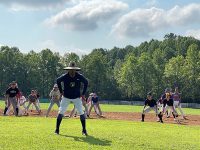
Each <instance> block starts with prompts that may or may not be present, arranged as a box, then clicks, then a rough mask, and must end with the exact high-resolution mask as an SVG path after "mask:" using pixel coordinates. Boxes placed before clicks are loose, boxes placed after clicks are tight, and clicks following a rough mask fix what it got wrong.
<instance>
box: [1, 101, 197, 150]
mask: <svg viewBox="0 0 200 150" xmlns="http://www.w3.org/2000/svg"><path fill="white" fill-rule="evenodd" d="M101 106H102V110H103V112H104V116H105V117H104V118H98V117H97V116H96V115H95V114H94V113H93V114H92V116H91V119H87V130H88V134H89V136H87V137H85V136H82V135H81V125H80V121H79V119H78V117H75V118H65V119H63V122H62V124H61V128H60V130H61V131H60V135H55V134H54V129H55V123H56V118H55V116H56V113H57V107H56V106H54V108H53V111H52V112H51V114H50V117H49V118H45V117H44V114H45V110H46V109H47V107H48V104H41V108H42V110H43V111H42V114H41V115H37V113H36V112H34V111H33V112H32V113H30V115H29V116H22V117H14V116H6V117H5V116H2V115H1V116H0V129H1V130H0V141H1V142H0V150H1V149H2V150H7V149H10V150H13V149H15V150H26V149H30V150H36V149H37V150H38V149H42V150H57V149H58V150H66V149H87V150H88V149H92V150H93V149H102V150H104V149H114V150H121V149H125V150H126V149H127V150H137V149H138V150H143V149H144V150H151V149H152V150H155V149H156V150H160V149H162V150H165V149H166V150H171V149H172V150H199V149H200V140H199V139H200V109H188V108H187V109H186V108H185V109H183V110H184V111H185V113H186V114H187V116H188V120H184V121H182V122H181V124H177V123H175V122H174V121H173V119H172V117H171V118H164V124H161V123H158V122H156V117H155V115H154V114H153V113H151V114H147V115H146V122H140V112H141V110H142V107H141V106H126V105H101ZM3 108H4V103H3V102H2V101H1V102H0V112H1V114H2V109H3ZM71 109H72V105H70V108H69V110H71Z"/></svg>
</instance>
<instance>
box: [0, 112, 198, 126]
mask: <svg viewBox="0 0 200 150" xmlns="http://www.w3.org/2000/svg"><path fill="white" fill-rule="evenodd" d="M57 113H58V112H57V111H55V110H54V111H51V112H50V114H49V117H56V116H57ZM69 113H70V112H66V115H67V114H69ZM0 114H1V115H2V114H3V110H1V109H0ZM45 114H46V110H42V113H41V114H40V115H39V114H38V113H37V112H36V111H32V112H31V111H29V115H28V116H35V117H38V116H39V117H45ZM10 115H12V114H10ZM28 116H26V115H25V116H24V117H28ZM66 118H67V117H66ZM74 118H78V117H74ZM88 119H105V120H127V121H141V113H135V112H134V113H131V112H104V113H103V117H98V116H97V115H96V114H94V113H92V114H91V115H90V118H88ZM156 120H157V118H156V116H155V114H153V113H148V114H146V116H145V122H156ZM179 120H180V124H181V125H195V126H200V115H187V120H184V119H181V118H180V117H179ZM163 121H164V123H170V124H177V122H175V121H174V119H173V116H171V117H170V118H166V116H164V117H163Z"/></svg>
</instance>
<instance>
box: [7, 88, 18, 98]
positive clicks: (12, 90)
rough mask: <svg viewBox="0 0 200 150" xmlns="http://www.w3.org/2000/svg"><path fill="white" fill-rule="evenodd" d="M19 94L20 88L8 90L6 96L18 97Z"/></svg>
mask: <svg viewBox="0 0 200 150" xmlns="http://www.w3.org/2000/svg"><path fill="white" fill-rule="evenodd" d="M17 94H19V89H18V88H14V89H13V88H8V89H7V90H6V95H9V97H12V98H13V97H15V96H17Z"/></svg>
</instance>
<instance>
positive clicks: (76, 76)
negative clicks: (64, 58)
mask: <svg viewBox="0 0 200 150" xmlns="http://www.w3.org/2000/svg"><path fill="white" fill-rule="evenodd" d="M64 70H67V73H66V74H64V75H62V76H60V77H59V78H58V79H57V85H58V88H59V91H60V93H61V94H62V100H61V103H60V107H59V112H58V117H57V123H56V130H55V133H56V134H59V127H60V124H61V121H62V117H63V116H64V113H65V111H66V110H67V107H68V105H69V104H70V102H73V103H74V105H75V107H76V109H77V111H78V113H79V115H80V120H81V124H82V134H83V135H86V136H87V131H86V121H85V115H84V112H83V108H82V101H81V99H80V97H85V93H86V90H87V86H88V81H87V79H86V78H85V77H84V76H83V75H81V74H80V73H78V72H77V71H80V70H81V69H80V68H78V67H76V65H75V63H74V62H70V63H69V66H68V67H66V68H64ZM61 83H63V85H64V90H63V89H62V85H61ZM81 83H83V91H82V93H81Z"/></svg>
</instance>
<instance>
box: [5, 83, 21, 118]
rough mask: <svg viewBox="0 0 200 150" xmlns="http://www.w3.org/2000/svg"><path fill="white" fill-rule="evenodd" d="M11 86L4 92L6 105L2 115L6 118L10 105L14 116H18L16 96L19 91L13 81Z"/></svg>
mask: <svg viewBox="0 0 200 150" xmlns="http://www.w3.org/2000/svg"><path fill="white" fill-rule="evenodd" d="M10 85H11V86H10V87H9V88H8V89H7V90H6V101H7V105H6V107H5V110H4V115H5V116H6V112H7V110H8V108H9V107H10V105H11V104H12V106H13V110H14V113H15V116H18V112H19V109H18V107H17V99H16V95H17V94H18V93H19V89H18V88H17V87H16V82H15V81H13V82H12V83H11V84H10Z"/></svg>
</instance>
